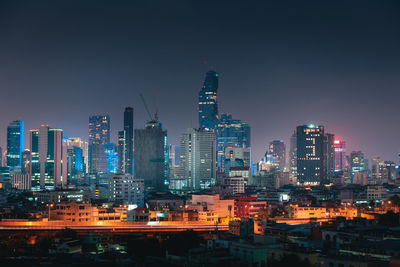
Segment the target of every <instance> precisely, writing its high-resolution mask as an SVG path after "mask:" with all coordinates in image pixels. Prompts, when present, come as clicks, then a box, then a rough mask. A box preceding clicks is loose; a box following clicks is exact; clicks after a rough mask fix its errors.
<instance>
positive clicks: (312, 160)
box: [296, 124, 324, 185]
mask: <svg viewBox="0 0 400 267" xmlns="http://www.w3.org/2000/svg"><path fill="white" fill-rule="evenodd" d="M296 132H297V182H298V183H299V184H302V185H319V184H320V183H321V182H322V181H323V179H324V158H323V157H324V154H323V152H324V127H323V126H314V125H312V124H311V125H303V126H297V129H296Z"/></svg>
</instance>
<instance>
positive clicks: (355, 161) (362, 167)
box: [349, 151, 367, 177]
mask: <svg viewBox="0 0 400 267" xmlns="http://www.w3.org/2000/svg"><path fill="white" fill-rule="evenodd" d="M349 164H350V172H351V175H352V177H353V176H354V173H356V172H363V171H366V170H367V168H366V161H365V158H364V153H362V152H361V151H352V152H351V153H350V156H349Z"/></svg>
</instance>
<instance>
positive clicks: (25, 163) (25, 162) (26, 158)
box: [21, 149, 31, 174]
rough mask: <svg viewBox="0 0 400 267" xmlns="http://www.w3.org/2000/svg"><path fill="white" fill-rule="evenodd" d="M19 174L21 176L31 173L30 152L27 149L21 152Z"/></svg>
mask: <svg viewBox="0 0 400 267" xmlns="http://www.w3.org/2000/svg"><path fill="white" fill-rule="evenodd" d="M21 173H22V174H30V173H31V151H30V150H29V149H25V150H24V151H23V152H22V166H21Z"/></svg>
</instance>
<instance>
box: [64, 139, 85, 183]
mask: <svg viewBox="0 0 400 267" xmlns="http://www.w3.org/2000/svg"><path fill="white" fill-rule="evenodd" d="M64 148H65V149H67V166H68V167H67V173H68V183H69V184H77V182H78V181H79V180H80V179H81V178H82V177H83V175H84V157H83V151H82V149H81V148H80V147H77V146H68V145H67V144H66V143H65V142H64Z"/></svg>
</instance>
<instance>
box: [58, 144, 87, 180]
mask: <svg viewBox="0 0 400 267" xmlns="http://www.w3.org/2000/svg"><path fill="white" fill-rule="evenodd" d="M64 144H65V145H66V146H67V147H68V148H70V147H78V148H80V149H82V158H83V166H82V167H83V170H82V171H83V172H85V173H88V172H89V145H88V142H86V141H82V139H81V138H79V137H69V138H68V139H66V140H64Z"/></svg>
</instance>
